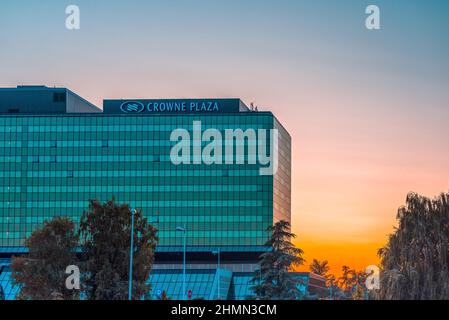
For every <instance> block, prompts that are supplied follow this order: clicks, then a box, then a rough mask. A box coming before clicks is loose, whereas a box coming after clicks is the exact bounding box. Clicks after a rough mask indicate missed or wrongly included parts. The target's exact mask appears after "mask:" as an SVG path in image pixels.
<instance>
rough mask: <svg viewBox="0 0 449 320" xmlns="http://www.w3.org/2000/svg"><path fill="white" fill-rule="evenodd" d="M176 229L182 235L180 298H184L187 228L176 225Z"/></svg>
mask: <svg viewBox="0 0 449 320" xmlns="http://www.w3.org/2000/svg"><path fill="white" fill-rule="evenodd" d="M176 231H181V232H182V236H183V247H184V250H183V258H182V260H183V263H182V298H183V300H187V299H186V240H187V239H186V238H187V228H186V226H185V225H184V226H178V227H176Z"/></svg>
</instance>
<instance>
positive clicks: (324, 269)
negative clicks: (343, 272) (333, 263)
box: [309, 259, 329, 277]
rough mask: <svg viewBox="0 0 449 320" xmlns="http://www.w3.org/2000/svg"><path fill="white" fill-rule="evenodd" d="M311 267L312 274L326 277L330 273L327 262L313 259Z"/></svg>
mask: <svg viewBox="0 0 449 320" xmlns="http://www.w3.org/2000/svg"><path fill="white" fill-rule="evenodd" d="M309 267H310V271H311V272H313V273H315V274H316V275H319V276H323V277H326V275H327V273H328V272H329V265H328V262H327V260H323V261H319V260H317V259H313V261H312V263H311V264H310V266H309Z"/></svg>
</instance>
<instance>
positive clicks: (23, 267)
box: [11, 218, 79, 300]
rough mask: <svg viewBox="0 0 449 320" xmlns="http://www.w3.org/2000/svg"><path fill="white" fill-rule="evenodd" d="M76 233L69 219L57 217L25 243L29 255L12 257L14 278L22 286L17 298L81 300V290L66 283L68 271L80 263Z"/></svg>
mask: <svg viewBox="0 0 449 320" xmlns="http://www.w3.org/2000/svg"><path fill="white" fill-rule="evenodd" d="M74 230H75V225H74V223H73V222H72V221H70V220H69V219H68V218H55V219H54V220H52V221H50V222H45V223H44V226H43V228H42V229H38V230H36V231H34V232H33V234H32V235H31V236H30V237H29V238H28V239H27V240H26V242H25V246H26V247H28V249H29V253H28V254H24V255H22V256H19V257H13V259H12V263H11V268H12V278H13V280H14V282H15V284H16V285H18V286H19V287H20V291H19V293H18V295H17V299H24V300H53V299H54V298H55V297H56V296H57V297H58V299H64V300H69V299H79V291H78V290H68V289H67V288H66V284H65V283H66V278H67V277H68V276H69V275H67V274H66V273H65V271H66V268H67V267H68V266H69V265H77V264H78V259H77V257H76V246H77V243H78V236H77V235H76V232H75V231H74Z"/></svg>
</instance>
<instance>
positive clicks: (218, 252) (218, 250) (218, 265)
mask: <svg viewBox="0 0 449 320" xmlns="http://www.w3.org/2000/svg"><path fill="white" fill-rule="evenodd" d="M212 254H213V255H217V258H218V264H217V274H218V294H217V297H218V300H221V299H220V281H221V279H220V248H218V249H217V250H215V251H212Z"/></svg>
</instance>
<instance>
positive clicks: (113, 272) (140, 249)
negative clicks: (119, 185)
mask: <svg viewBox="0 0 449 320" xmlns="http://www.w3.org/2000/svg"><path fill="white" fill-rule="evenodd" d="M80 235H81V239H82V246H83V249H84V255H85V256H84V259H85V270H87V271H88V272H86V274H85V278H84V281H83V285H84V288H83V289H84V291H85V293H86V297H87V298H88V299H93V300H124V299H127V298H128V281H129V280H128V279H129V251H130V240H131V210H130V208H129V206H128V205H126V204H124V205H118V204H116V203H115V201H114V199H112V200H110V201H108V202H107V203H100V202H98V201H96V200H91V201H90V202H89V209H88V211H86V212H85V213H84V214H83V216H82V218H81V221H80ZM157 241H158V237H157V230H156V229H155V228H154V227H153V226H152V225H151V224H149V223H148V221H147V219H146V218H144V217H143V216H142V212H141V211H139V210H137V211H136V212H135V216H134V252H133V276H132V277H133V292H132V297H133V299H141V298H148V297H149V292H150V289H151V288H150V285H149V283H148V278H149V274H150V271H151V268H152V265H153V261H154V252H155V249H156V244H157Z"/></svg>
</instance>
